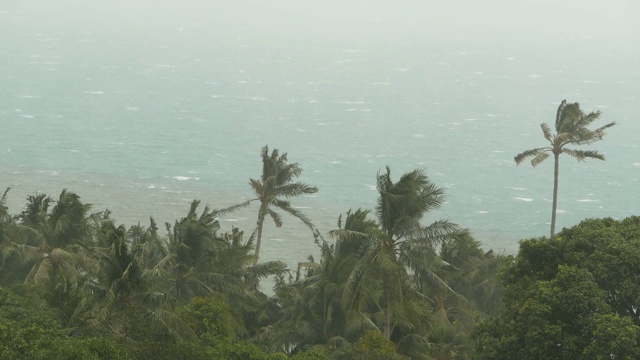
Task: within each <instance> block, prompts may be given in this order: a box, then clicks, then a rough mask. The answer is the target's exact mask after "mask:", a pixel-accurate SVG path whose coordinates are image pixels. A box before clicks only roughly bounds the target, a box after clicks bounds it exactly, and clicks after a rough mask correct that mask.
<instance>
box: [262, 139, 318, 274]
mask: <svg viewBox="0 0 640 360" xmlns="http://www.w3.org/2000/svg"><path fill="white" fill-rule="evenodd" d="M261 156H262V176H261V177H260V179H258V180H255V179H250V180H249V184H250V185H251V188H253V190H254V191H255V193H256V196H257V198H256V199H254V200H258V201H259V202H260V209H259V210H258V221H257V227H256V230H257V232H258V234H257V238H256V253H255V254H256V262H257V259H258V256H259V255H260V245H261V241H262V230H263V225H264V219H265V217H266V216H267V214H268V215H269V216H270V217H271V218H272V219H273V222H274V223H275V224H276V226H277V227H281V226H282V219H281V217H280V214H278V213H277V212H275V211H274V210H273V207H276V208H279V209H281V210H283V211H285V212H287V213H289V214H290V215H292V216H294V217H296V218H298V219H300V220H301V221H302V222H303V223H304V224H305V225H307V226H309V227H310V228H312V229H313V224H312V223H311V220H310V219H309V218H307V217H306V216H305V215H304V214H303V213H302V212H300V211H299V210H297V209H295V208H293V207H292V206H291V204H290V203H289V201H287V200H284V199H283V198H291V197H296V196H301V195H304V194H314V193H316V192H318V188H317V187H315V186H309V185H307V184H303V183H300V182H293V181H294V179H296V178H297V177H298V176H300V174H302V169H301V168H300V166H299V165H298V163H289V162H288V161H287V153H283V154H280V152H279V151H278V150H277V149H274V150H273V151H272V152H271V154H269V148H268V147H267V146H264V147H263V148H262V152H261Z"/></svg>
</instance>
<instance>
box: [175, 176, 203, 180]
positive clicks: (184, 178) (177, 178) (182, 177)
mask: <svg viewBox="0 0 640 360" xmlns="http://www.w3.org/2000/svg"><path fill="white" fill-rule="evenodd" d="M172 179H176V180H178V181H187V180H200V178H199V177H191V176H181V175H179V176H174V177H172Z"/></svg>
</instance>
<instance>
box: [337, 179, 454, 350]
mask: <svg viewBox="0 0 640 360" xmlns="http://www.w3.org/2000/svg"><path fill="white" fill-rule="evenodd" d="M377 189H378V193H379V197H378V202H377V205H376V207H375V213H376V217H377V225H376V226H373V227H370V228H368V229H367V230H366V235H367V236H368V237H369V247H368V249H367V250H366V252H365V253H364V254H363V255H362V256H361V258H360V259H359V261H358V263H357V264H356V265H355V267H354V268H353V270H352V272H351V275H350V277H349V280H348V285H349V286H347V288H346V289H345V292H344V295H343V299H344V300H345V301H344V303H345V304H351V305H347V306H351V307H354V308H357V307H361V306H363V305H365V306H366V304H367V303H370V302H371V299H372V297H371V296H370V295H373V297H375V299H373V301H374V303H375V306H377V307H378V308H379V310H380V311H379V312H380V313H381V314H378V315H376V317H377V318H378V319H379V320H381V321H380V322H381V323H382V327H383V332H384V335H385V337H386V338H387V339H389V338H390V337H391V332H392V330H393V324H402V322H403V321H404V322H405V323H406V324H408V322H407V321H410V319H411V318H412V317H413V318H415V317H416V316H417V315H419V314H417V313H409V312H410V311H412V309H414V310H415V307H413V306H408V305H409V304H411V303H412V302H414V301H415V300H416V299H419V298H421V297H422V295H421V294H419V293H418V292H417V291H416V287H415V286H412V285H411V283H412V282H414V281H416V280H419V281H421V282H429V283H431V284H433V285H434V286H436V287H442V288H446V289H449V286H448V285H447V284H446V283H445V282H444V281H443V280H442V279H441V278H440V277H439V276H438V275H437V273H436V272H435V271H434V270H433V269H434V265H437V266H440V265H441V264H440V261H439V260H438V257H437V256H436V251H435V246H436V245H437V244H438V243H440V242H441V241H443V240H445V239H447V238H448V237H449V236H451V235H452V234H454V233H456V232H457V231H458V227H457V226H456V225H454V224H452V223H450V222H448V221H446V220H439V221H436V222H434V223H432V224H431V225H428V226H423V225H422V224H421V223H420V220H421V219H422V218H423V216H424V215H425V214H426V213H427V212H429V211H431V210H435V209H437V208H439V207H440V206H441V204H442V201H443V199H444V190H443V189H442V188H439V187H437V186H436V185H435V184H433V183H432V182H431V181H430V180H429V179H428V178H427V176H426V175H424V173H423V171H422V170H414V171H411V172H409V173H406V174H404V175H403V176H402V177H401V178H400V179H399V180H398V182H396V183H394V182H393V181H392V179H391V170H390V169H389V167H387V171H386V173H383V174H378V180H377ZM449 290H450V289H449ZM394 318H395V319H394Z"/></svg>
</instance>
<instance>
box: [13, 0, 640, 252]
mask: <svg viewBox="0 0 640 360" xmlns="http://www.w3.org/2000/svg"><path fill="white" fill-rule="evenodd" d="M0 10H2V11H0V44H3V46H1V47H0V124H1V130H0V152H1V153H2V156H1V157H0V186H2V187H6V186H11V187H12V190H11V192H10V195H9V204H10V206H11V210H12V212H14V213H17V212H19V211H20V210H21V209H22V206H23V205H24V202H25V198H26V196H27V195H28V194H33V193H35V192H45V193H47V194H50V195H52V196H54V197H56V196H57V195H58V193H59V192H60V191H61V190H62V189H63V188H68V189H70V190H72V191H74V192H77V193H78V194H80V195H81V196H82V197H83V199H84V200H85V201H87V202H90V203H92V204H94V209H95V210H101V209H104V208H109V209H111V210H112V211H113V213H114V216H115V217H116V218H117V219H118V221H120V222H122V223H125V224H133V223H137V222H139V221H141V222H142V223H147V221H148V217H149V216H150V215H153V216H154V217H155V218H156V219H157V220H158V221H160V222H164V221H173V220H174V219H176V218H178V217H181V216H183V215H184V214H186V211H187V209H188V204H189V202H190V201H191V200H193V199H201V200H202V201H203V202H204V203H208V204H209V205H211V206H212V207H214V208H221V207H226V206H229V205H232V204H234V203H237V202H240V201H243V200H245V199H248V198H250V197H251V195H252V194H251V190H250V187H249V185H248V180H249V178H251V177H253V178H257V177H258V176H259V172H260V170H261V164H260V158H259V151H260V148H261V147H262V146H263V145H265V144H269V145H270V147H272V148H274V147H275V148H278V149H281V150H283V151H286V152H288V153H289V158H290V160H291V161H294V162H299V163H300V164H301V166H302V168H303V169H304V173H303V177H302V178H301V180H302V181H304V182H306V183H308V184H312V185H316V186H318V187H319V188H320V192H319V193H318V194H317V196H312V197H306V198H301V199H294V200H293V201H292V203H293V204H294V205H297V206H298V207H299V208H300V209H302V210H304V211H305V212H306V213H307V214H309V215H310V217H311V218H312V219H314V221H315V222H316V224H317V225H318V227H319V228H320V229H321V230H322V231H323V232H327V231H329V230H330V229H332V228H334V227H335V223H336V220H337V217H338V215H339V214H340V213H341V212H345V211H346V210H348V209H349V208H357V207H363V208H372V207H373V206H374V204H375V199H376V191H375V176H376V173H377V172H378V171H380V170H383V169H384V166H385V165H390V166H391V168H392V173H393V174H394V177H395V178H397V177H399V176H400V175H401V174H402V172H405V171H409V170H411V169H414V168H424V169H426V173H427V174H428V175H429V176H430V178H431V179H432V180H433V181H434V182H435V183H436V184H438V185H440V186H443V187H446V191H447V199H448V201H447V203H446V204H445V205H444V206H443V207H442V209H441V210H439V211H437V212H435V213H434V214H431V215H429V216H428V217H427V218H426V219H425V221H426V222H428V221H431V220H435V219H439V218H449V219H450V220H451V221H453V222H457V223H458V224H460V225H462V226H464V227H468V228H470V229H471V231H472V232H473V233H474V234H475V235H476V236H477V237H478V239H479V240H481V241H482V242H483V243H484V246H485V247H486V248H493V249H497V250H498V251H506V252H514V251H516V250H517V246H518V240H519V239H522V238H526V237H532V236H543V235H545V234H546V233H547V232H548V222H549V220H550V208H551V190H552V179H551V175H552V171H553V169H552V163H551V161H549V162H548V163H546V164H543V165H541V166H539V168H536V169H533V168H531V167H530V166H529V165H526V166H521V167H519V168H518V167H516V166H515V164H514V162H513V156H514V155H515V154H517V153H518V152H520V151H522V150H525V149H528V148H533V147H538V146H544V139H543V137H542V134H541V131H540V129H539V124H540V123H541V122H543V121H544V122H547V123H549V124H552V123H553V121H554V116H555V110H556V108H557V105H558V104H559V102H560V101H561V100H562V99H563V98H567V99H568V100H569V101H579V102H580V103H581V104H582V107H583V109H584V110H585V111H591V110H601V111H602V112H603V120H600V121H599V122H600V125H603V124H604V123H605V122H609V121H617V122H618V126H616V127H614V128H612V129H611V130H610V131H609V132H608V135H607V137H606V138H605V141H603V142H601V143H598V144H597V146H596V147H595V148H597V149H598V150H600V151H601V152H602V153H604V154H605V155H606V156H607V161H606V162H599V161H592V162H585V163H577V162H575V161H574V160H572V159H569V158H563V159H562V162H561V182H560V199H559V211H558V224H559V227H563V226H571V225H573V224H575V223H577V222H579V221H580V220H581V219H584V218H587V217H602V216H612V217H616V218H621V217H625V216H628V215H632V214H637V206H638V204H639V203H640V195H639V192H638V188H640V183H639V182H638V179H639V178H640V149H638V140H637V139H638V134H639V133H640V122H639V120H638V119H637V116H634V115H632V114H633V113H632V109H634V110H635V108H634V105H635V107H637V104H638V98H637V96H638V94H639V93H640V68H639V67H638V61H637V60H638V59H636V58H634V56H631V55H630V54H628V53H625V52H624V51H619V50H618V49H616V48H612V49H607V48H605V49H603V51H595V52H594V51H593V48H591V47H590V45H591V44H590V43H589V40H588V39H582V40H578V42H577V43H575V44H573V45H574V46H575V48H574V49H572V51H568V52H563V51H557V50H558V49H555V48H552V47H545V46H544V45H539V44H538V45H532V44H492V45H487V44H484V45H473V44H471V45H469V44H464V45H463V44H457V43H450V44H442V43H430V42H429V41H418V40H412V41H396V42H385V43H376V42H355V41H354V42H350V41H349V40H348V39H344V40H338V39H336V40H335V41H333V42H330V41H317V42H313V41H309V42H301V41H299V40H282V39H281V40H273V39H270V38H268V37H266V38H262V37H260V36H258V35H254V36H246V35H234V36H229V35H228V34H225V33H224V32H223V31H215V30H211V27H205V26H204V25H203V24H199V23H197V22H196V23H189V22H188V21H186V20H184V24H183V25H184V26H183V27H182V28H181V31H174V30H175V29H174V28H170V27H167V28H163V27H159V28H158V29H157V31H156V32H151V33H144V34H146V35H144V36H143V35H140V34H137V33H133V34H127V33H120V32H118V31H115V30H113V29H109V28H108V29H105V28H103V27H101V26H100V24H91V23H89V22H87V23H85V24H82V25H81V26H80V25H78V26H77V27H75V28H73V27H71V26H65V25H64V22H63V21H62V20H64V19H62V20H61V21H60V22H59V23H57V24H53V25H49V26H45V25H42V24H41V23H39V22H38V21H35V19H37V18H38V17H39V16H45V15H46V14H48V13H45V14H44V15H43V14H42V13H38V12H37V11H36V10H33V11H31V12H30V11H26V10H15V9H7V10H3V9H2V8H1V7H0ZM165 31H166V33H165ZM169 33H171V35H169ZM187 39H188V40H189V41H186V40H187ZM580 41H582V42H580ZM585 59H588V60H585ZM595 125H598V123H596V124H595ZM256 212H257V208H255V207H253V208H249V209H246V210H242V211H240V212H238V213H235V214H232V215H228V216H226V217H225V218H224V219H223V222H222V223H223V226H224V227H225V229H230V228H231V226H238V227H241V228H243V229H246V230H247V232H250V231H251V230H252V228H253V226H254V222H255V215H256ZM265 236H266V239H267V244H266V245H265V246H264V258H265V259H281V260H285V261H287V262H288V263H290V264H295V263H296V262H297V261H302V260H303V259H304V258H305V257H306V255H307V254H311V253H315V247H314V245H313V241H312V236H311V235H310V234H309V232H308V230H306V229H305V228H304V227H303V226H301V225H299V224H298V222H297V221H295V220H294V219H287V218H285V226H284V227H283V228H281V229H275V228H267V230H266V233H265Z"/></svg>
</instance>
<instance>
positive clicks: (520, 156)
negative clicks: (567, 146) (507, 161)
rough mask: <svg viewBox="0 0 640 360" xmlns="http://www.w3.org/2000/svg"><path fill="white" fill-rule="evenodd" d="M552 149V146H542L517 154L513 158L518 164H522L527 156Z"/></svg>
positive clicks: (534, 155)
mask: <svg viewBox="0 0 640 360" xmlns="http://www.w3.org/2000/svg"><path fill="white" fill-rule="evenodd" d="M551 150H552V149H551V148H550V147H541V148H535V149H530V150H526V151H523V152H521V153H520V154H518V155H516V156H515V157H514V158H513V160H515V162H516V165H520V164H521V163H522V162H523V161H524V160H525V159H526V158H529V157H536V156H538V155H540V154H542V153H544V152H547V151H551Z"/></svg>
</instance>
